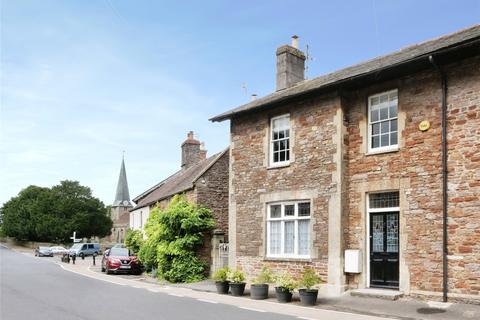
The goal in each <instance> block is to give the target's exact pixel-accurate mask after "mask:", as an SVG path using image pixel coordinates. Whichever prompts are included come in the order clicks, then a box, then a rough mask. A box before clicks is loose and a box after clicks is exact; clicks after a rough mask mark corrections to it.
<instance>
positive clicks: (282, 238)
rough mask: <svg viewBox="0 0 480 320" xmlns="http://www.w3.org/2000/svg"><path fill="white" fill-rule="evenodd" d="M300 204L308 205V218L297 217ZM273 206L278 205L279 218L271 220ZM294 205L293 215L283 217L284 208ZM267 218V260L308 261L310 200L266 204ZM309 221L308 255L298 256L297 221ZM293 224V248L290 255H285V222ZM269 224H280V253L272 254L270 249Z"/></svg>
mask: <svg viewBox="0 0 480 320" xmlns="http://www.w3.org/2000/svg"><path fill="white" fill-rule="evenodd" d="M301 203H308V204H309V205H310V215H309V216H299V205H300V204H301ZM275 205H280V207H281V209H280V217H278V218H272V217H271V207H272V206H275ZM288 205H294V206H295V207H294V215H293V216H285V206H288ZM266 214H267V218H266V237H265V241H266V257H267V258H288V259H310V258H311V254H312V202H311V201H310V200H291V201H290V200H289V201H280V202H271V203H268V204H267V213H266ZM305 220H307V221H309V225H308V246H309V253H308V254H306V255H305V254H299V253H298V252H299V247H300V246H299V244H300V243H299V229H298V222H299V221H305ZM292 221H293V222H294V244H293V245H294V248H293V254H292V253H288V254H286V253H285V222H292ZM271 222H281V223H280V253H279V254H272V253H271V247H270V229H271V227H270V224H271Z"/></svg>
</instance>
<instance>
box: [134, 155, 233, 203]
mask: <svg viewBox="0 0 480 320" xmlns="http://www.w3.org/2000/svg"><path fill="white" fill-rule="evenodd" d="M228 150H229V149H228V148H227V149H225V150H224V151H222V152H219V153H217V154H214V155H213V156H211V157H209V158H207V159H205V160H202V161H200V162H199V163H197V164H195V165H193V166H191V167H190V168H188V169H182V170H180V171H177V172H176V173H174V174H173V175H171V176H170V177H168V178H167V179H165V180H163V181H162V182H160V183H158V184H157V185H156V186H154V187H153V188H150V189H149V190H150V192H149V193H148V194H146V193H145V192H144V193H142V196H143V197H142V198H141V199H140V200H139V202H138V203H137V206H136V207H135V208H133V209H132V210H136V209H139V208H142V207H146V206H149V205H152V204H154V203H156V202H157V201H160V200H162V199H165V198H168V197H171V196H173V195H175V194H178V193H182V192H184V191H187V190H190V189H192V188H193V184H194V183H195V181H196V180H197V179H198V178H200V177H201V176H202V174H203V173H205V171H207V170H208V169H209V168H210V167H211V166H212V165H213V164H214V163H215V162H216V161H217V160H218V159H219V158H220V157H221V156H222V155H224V154H225V153H226V152H228ZM137 198H139V197H137ZM137 198H136V199H137Z"/></svg>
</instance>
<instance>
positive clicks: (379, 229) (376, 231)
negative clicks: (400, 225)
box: [372, 215, 383, 252]
mask: <svg viewBox="0 0 480 320" xmlns="http://www.w3.org/2000/svg"><path fill="white" fill-rule="evenodd" d="M372 229H373V230H372V241H373V242H372V243H373V245H372V250H373V252H383V216H381V215H372Z"/></svg>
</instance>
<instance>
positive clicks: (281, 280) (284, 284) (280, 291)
mask: <svg viewBox="0 0 480 320" xmlns="http://www.w3.org/2000/svg"><path fill="white" fill-rule="evenodd" d="M276 283H277V286H276V287H275V292H276V293H277V300H278V302H282V303H285V302H290V301H292V295H293V290H295V288H296V287H297V282H296V281H295V279H293V277H292V276H291V275H290V274H289V273H288V272H286V271H285V272H283V273H282V274H281V275H280V276H278V277H276Z"/></svg>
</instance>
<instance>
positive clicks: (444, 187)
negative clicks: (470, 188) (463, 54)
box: [428, 55, 448, 302]
mask: <svg viewBox="0 0 480 320" xmlns="http://www.w3.org/2000/svg"><path fill="white" fill-rule="evenodd" d="M428 60H429V61H430V63H431V64H432V65H433V67H434V68H435V69H436V70H437V71H438V73H439V75H440V78H441V81H442V110H441V113H442V211H443V246H442V247H443V255H442V262H443V302H447V301H448V246H447V245H448V233H447V223H448V221H447V219H448V189H447V183H448V168H447V161H448V150H447V76H446V74H445V72H444V71H443V70H442V69H441V68H440V67H439V66H438V65H437V63H436V62H435V59H434V58H433V55H431V56H429V57H428Z"/></svg>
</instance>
